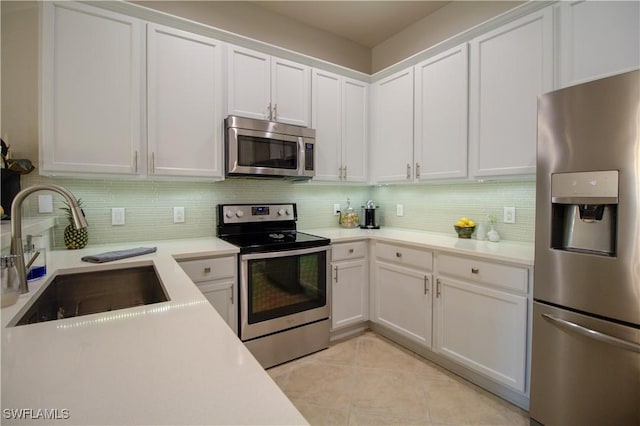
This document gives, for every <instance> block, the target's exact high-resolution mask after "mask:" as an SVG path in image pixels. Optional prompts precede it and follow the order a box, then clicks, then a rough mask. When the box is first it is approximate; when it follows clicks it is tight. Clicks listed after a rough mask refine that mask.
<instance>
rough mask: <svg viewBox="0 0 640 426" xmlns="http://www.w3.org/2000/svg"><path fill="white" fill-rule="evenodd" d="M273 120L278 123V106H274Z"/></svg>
mask: <svg viewBox="0 0 640 426" xmlns="http://www.w3.org/2000/svg"><path fill="white" fill-rule="evenodd" d="M271 119H272V120H273V121H278V104H274V105H273V117H272V118H271Z"/></svg>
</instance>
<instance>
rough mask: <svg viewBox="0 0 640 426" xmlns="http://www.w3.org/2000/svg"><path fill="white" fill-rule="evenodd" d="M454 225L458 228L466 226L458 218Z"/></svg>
mask: <svg viewBox="0 0 640 426" xmlns="http://www.w3.org/2000/svg"><path fill="white" fill-rule="evenodd" d="M456 226H457V227H459V228H464V227H465V226H467V223H466V222H463V221H462V220H459V221H457V222H456Z"/></svg>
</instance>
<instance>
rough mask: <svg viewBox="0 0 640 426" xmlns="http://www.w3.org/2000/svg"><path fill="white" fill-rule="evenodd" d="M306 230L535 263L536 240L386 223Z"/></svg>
mask: <svg viewBox="0 0 640 426" xmlns="http://www.w3.org/2000/svg"><path fill="white" fill-rule="evenodd" d="M301 231H303V232H307V233H309V234H313V235H318V236H321V237H326V238H330V239H331V242H333V243H340V242H348V241H357V240H363V239H368V240H375V241H386V242H389V243H396V244H408V245H412V246H415V247H420V248H425V249H430V250H439V251H444V252H449V253H457V254H464V255H469V256H476V257H481V258H484V259H487V260H494V261H501V262H509V263H515V264H519V265H523V266H533V259H534V251H535V250H534V249H535V247H534V244H533V243H523V242H517V241H499V242H496V243H494V242H491V241H478V240H475V239H464V238H458V237H457V235H455V234H453V233H451V234H444V233H437V232H429V231H417V230H413V229H404V228H389V227H382V228H380V229H371V230H368V229H360V228H353V229H349V228H337V227H332V228H312V229H303V230H301Z"/></svg>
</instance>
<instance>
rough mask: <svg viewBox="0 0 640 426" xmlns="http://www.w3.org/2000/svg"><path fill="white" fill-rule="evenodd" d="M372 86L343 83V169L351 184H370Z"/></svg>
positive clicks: (361, 83)
mask: <svg viewBox="0 0 640 426" xmlns="http://www.w3.org/2000/svg"><path fill="white" fill-rule="evenodd" d="M368 86H369V85H368V84H367V83H363V82H361V81H357V80H351V79H346V78H345V79H343V82H342V167H344V179H345V180H347V181H349V182H366V180H367V162H368V160H367V153H368V149H367V148H368V146H367V145H368V144H367V114H368V113H367V105H368V102H369V98H368V96H367V94H368Z"/></svg>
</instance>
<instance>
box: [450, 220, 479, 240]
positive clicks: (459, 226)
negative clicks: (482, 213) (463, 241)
mask: <svg viewBox="0 0 640 426" xmlns="http://www.w3.org/2000/svg"><path fill="white" fill-rule="evenodd" d="M453 228H454V229H455V230H456V233H457V234H458V238H471V234H473V231H475V229H476V223H475V222H474V221H473V220H471V219H468V218H466V217H461V218H460V219H459V220H458V221H457V222H456V223H455V225H453Z"/></svg>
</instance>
